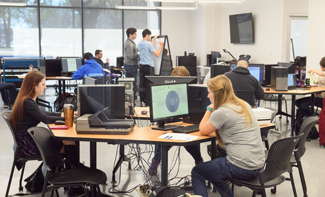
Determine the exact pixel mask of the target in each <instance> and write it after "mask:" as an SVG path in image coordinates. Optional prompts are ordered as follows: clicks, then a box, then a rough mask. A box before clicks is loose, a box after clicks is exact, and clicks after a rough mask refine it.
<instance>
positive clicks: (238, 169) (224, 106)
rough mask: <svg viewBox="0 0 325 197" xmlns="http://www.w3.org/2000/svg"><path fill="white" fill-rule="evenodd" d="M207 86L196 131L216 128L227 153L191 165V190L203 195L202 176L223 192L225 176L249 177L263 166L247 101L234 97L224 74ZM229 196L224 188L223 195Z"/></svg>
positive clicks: (260, 145)
mask: <svg viewBox="0 0 325 197" xmlns="http://www.w3.org/2000/svg"><path fill="white" fill-rule="evenodd" d="M207 86H208V98H209V99H210V101H211V104H210V105H209V106H208V107H207V111H206V112H205V115H204V116H203V118H202V120H201V123H200V133H201V135H209V134H211V133H214V132H216V134H217V136H220V137H221V139H222V142H223V144H224V147H225V149H226V151H227V156H226V157H221V158H218V159H214V160H212V161H208V162H205V163H202V164H200V165H197V166H195V167H194V168H193V170H192V185H193V190H194V193H195V194H197V195H201V196H203V197H208V192H207V188H206V183H205V180H209V181H210V182H212V183H213V184H214V185H215V186H216V189H217V190H218V192H219V193H220V194H223V190H224V189H225V188H226V186H227V181H226V180H227V179H228V178H237V179H251V178H253V177H255V176H256V175H257V173H258V172H259V171H260V170H262V169H263V165H264V160H265V159H264V158H265V155H264V148H263V143H262V140H261V132H260V127H259V124H258V122H257V119H256V117H255V115H254V113H253V111H252V109H251V107H250V105H249V104H248V103H246V102H245V101H243V100H241V99H239V98H237V97H236V95H235V93H234V91H233V88H232V84H231V82H230V80H229V79H228V78H227V77H226V76H224V75H219V76H216V77H214V78H212V79H210V80H209V81H208V83H207ZM218 141H219V140H218ZM232 196H233V193H232V191H231V189H228V193H227V197H232Z"/></svg>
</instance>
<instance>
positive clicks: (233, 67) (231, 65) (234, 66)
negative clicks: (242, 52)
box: [230, 62, 237, 70]
mask: <svg viewBox="0 0 325 197" xmlns="http://www.w3.org/2000/svg"><path fill="white" fill-rule="evenodd" d="M236 67H237V62H236V63H231V64H230V70H234V69H235V68H236Z"/></svg>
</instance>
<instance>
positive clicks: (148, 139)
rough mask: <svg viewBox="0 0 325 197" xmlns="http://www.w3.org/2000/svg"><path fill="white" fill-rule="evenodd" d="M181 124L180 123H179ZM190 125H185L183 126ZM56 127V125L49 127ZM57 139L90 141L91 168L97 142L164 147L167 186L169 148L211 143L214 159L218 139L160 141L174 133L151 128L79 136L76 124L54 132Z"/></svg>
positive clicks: (163, 171)
mask: <svg viewBox="0 0 325 197" xmlns="http://www.w3.org/2000/svg"><path fill="white" fill-rule="evenodd" d="M178 124H179V123H178ZM186 125H190V124H188V123H183V124H182V126H186ZM49 126H50V127H51V126H54V124H50V125H49ZM52 132H53V134H54V136H55V137H57V138H59V139H61V140H72V141H89V142H90V167H91V168H96V165H97V164H96V156H97V155H96V154H97V153H96V143H97V142H108V143H112V144H122V145H124V144H128V143H138V144H155V145H161V146H162V160H161V185H162V186H167V183H168V149H167V147H168V146H170V145H172V146H188V145H193V144H197V143H201V142H207V141H211V146H212V154H211V155H212V158H214V156H215V148H213V147H215V146H216V137H215V135H214V134H211V135H209V136H201V135H200V133H199V132H193V133H191V135H194V136H198V137H199V138H198V139H196V140H193V141H190V142H187V141H179V140H171V139H159V138H158V137H159V136H161V135H162V134H163V133H166V132H169V133H171V132H172V131H159V130H152V129H151V127H142V128H136V129H135V130H134V131H133V132H132V133H130V134H129V135H98V134H93V135H92V134H77V133H76V131H75V124H74V125H73V127H70V128H69V129H67V130H52ZM91 190H92V196H93V195H94V193H93V192H94V189H93V188H91Z"/></svg>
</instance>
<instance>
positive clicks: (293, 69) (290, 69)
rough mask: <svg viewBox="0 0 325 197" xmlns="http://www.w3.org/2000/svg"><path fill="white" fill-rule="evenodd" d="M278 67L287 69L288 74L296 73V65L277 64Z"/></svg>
mask: <svg viewBox="0 0 325 197" xmlns="http://www.w3.org/2000/svg"><path fill="white" fill-rule="evenodd" d="M278 66H283V67H286V68H288V74H290V73H296V65H295V64H294V63H285V62H278Z"/></svg>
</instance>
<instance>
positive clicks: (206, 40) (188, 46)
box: [162, 0, 321, 65]
mask: <svg viewBox="0 0 325 197" xmlns="http://www.w3.org/2000/svg"><path fill="white" fill-rule="evenodd" d="M309 1H312V0H271V1H270V0H246V1H245V2H244V3H241V4H198V6H199V9H198V10H195V11H163V12H162V32H163V34H166V35H168V38H169V39H170V44H171V50H172V55H173V62H175V56H182V55H183V54H184V51H187V52H194V53H195V54H196V56H197V57H198V65H205V64H206V54H207V53H210V52H211V51H220V52H221V55H222V56H223V57H222V59H225V60H230V59H232V58H231V56H230V55H229V54H227V53H223V52H222V49H227V50H228V51H230V52H231V53H232V54H233V55H234V56H235V57H236V58H237V57H239V55H241V54H250V55H251V56H252V58H251V62H252V63H265V64H273V63H277V62H283V61H289V56H290V26H289V27H288V23H289V22H290V19H289V17H290V16H297V15H304V16H306V15H308V4H309ZM313 1H316V0H313ZM319 2H321V0H319ZM163 6H193V4H189V5H186V4H185V5H184V4H174V3H164V4H163ZM247 12H252V13H253V17H254V28H255V43H254V44H231V43H230V32H229V31H230V30H229V15H231V14H239V13H247ZM180 32H181V33H180Z"/></svg>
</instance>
